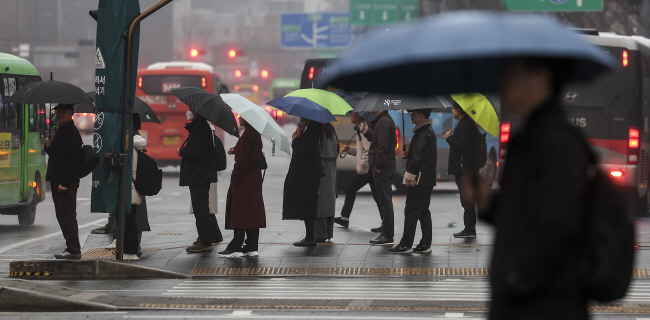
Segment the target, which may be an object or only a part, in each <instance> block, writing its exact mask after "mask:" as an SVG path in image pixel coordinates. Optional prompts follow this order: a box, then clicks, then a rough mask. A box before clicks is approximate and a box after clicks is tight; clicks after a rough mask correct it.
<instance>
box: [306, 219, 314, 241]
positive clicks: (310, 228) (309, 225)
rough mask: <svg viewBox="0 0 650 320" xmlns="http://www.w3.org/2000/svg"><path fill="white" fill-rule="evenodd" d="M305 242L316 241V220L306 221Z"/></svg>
mask: <svg viewBox="0 0 650 320" xmlns="http://www.w3.org/2000/svg"><path fill="white" fill-rule="evenodd" d="M305 241H307V242H312V241H315V238H314V220H305Z"/></svg>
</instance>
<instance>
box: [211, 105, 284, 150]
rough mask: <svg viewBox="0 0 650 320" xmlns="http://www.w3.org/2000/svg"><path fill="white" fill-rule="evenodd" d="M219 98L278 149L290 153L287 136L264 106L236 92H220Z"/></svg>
mask: <svg viewBox="0 0 650 320" xmlns="http://www.w3.org/2000/svg"><path fill="white" fill-rule="evenodd" d="M221 98H222V99H223V101H224V102H225V103H226V104H228V105H229V106H230V108H232V110H233V111H235V112H237V114H239V115H240V116H241V117H242V118H244V120H246V122H248V123H249V124H250V125H251V126H252V127H253V128H255V130H257V132H259V133H260V134H262V135H263V136H265V137H266V138H267V139H269V140H271V142H273V145H274V146H275V145H276V144H277V145H278V146H279V148H280V150H282V151H284V152H286V153H288V154H291V146H290V145H289V138H288V137H287V135H286V134H285V133H284V130H282V128H280V126H279V125H278V123H277V122H275V120H273V118H272V117H271V115H269V113H268V112H266V110H264V108H262V107H260V106H258V105H256V104H255V103H253V102H251V101H250V100H248V99H246V98H244V97H242V96H241V95H239V94H237V93H224V94H221ZM273 150H275V149H273Z"/></svg>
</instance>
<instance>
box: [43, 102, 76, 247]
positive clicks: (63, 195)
mask: <svg viewBox="0 0 650 320" xmlns="http://www.w3.org/2000/svg"><path fill="white" fill-rule="evenodd" d="M54 110H56V120H57V121H58V122H59V128H58V129H57V130H56V133H55V134H54V140H50V139H47V140H45V152H47V154H48V156H49V160H48V162H47V174H46V175H45V180H46V181H49V182H50V184H51V187H52V188H51V189H52V201H54V211H55V212H56V220H57V221H58V222H59V226H60V227H61V232H62V233H63V238H65V245H66V249H65V251H63V252H62V253H60V254H56V255H54V257H55V258H57V259H81V245H80V244H79V226H78V224H77V188H79V166H80V162H79V161H80V158H81V146H82V141H81V135H80V134H79V130H78V129H77V127H76V126H75V125H74V121H72V116H73V114H74V109H73V105H71V104H60V105H58V106H56V107H54Z"/></svg>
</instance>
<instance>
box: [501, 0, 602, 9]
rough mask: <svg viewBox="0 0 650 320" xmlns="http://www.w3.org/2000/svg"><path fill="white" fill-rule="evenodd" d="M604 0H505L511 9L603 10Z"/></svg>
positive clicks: (507, 7) (506, 5)
mask: <svg viewBox="0 0 650 320" xmlns="http://www.w3.org/2000/svg"><path fill="white" fill-rule="evenodd" d="M603 1H604V0H503V6H504V7H505V8H506V9H507V10H509V11H603Z"/></svg>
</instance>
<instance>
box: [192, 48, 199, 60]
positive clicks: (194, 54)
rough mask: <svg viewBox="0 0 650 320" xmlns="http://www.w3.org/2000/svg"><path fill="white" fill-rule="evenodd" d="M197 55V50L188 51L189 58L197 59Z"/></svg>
mask: <svg viewBox="0 0 650 320" xmlns="http://www.w3.org/2000/svg"><path fill="white" fill-rule="evenodd" d="M198 55H199V50H197V49H192V50H190V56H192V57H194V58H196V57H198Z"/></svg>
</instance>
